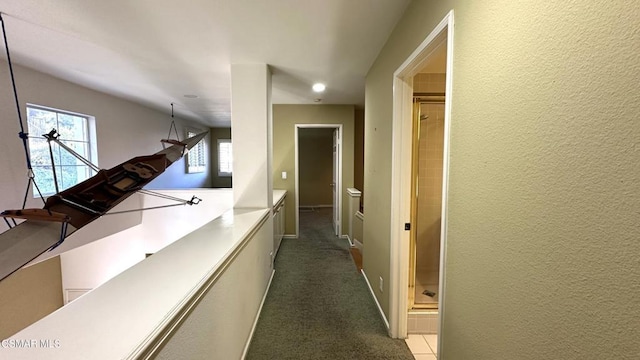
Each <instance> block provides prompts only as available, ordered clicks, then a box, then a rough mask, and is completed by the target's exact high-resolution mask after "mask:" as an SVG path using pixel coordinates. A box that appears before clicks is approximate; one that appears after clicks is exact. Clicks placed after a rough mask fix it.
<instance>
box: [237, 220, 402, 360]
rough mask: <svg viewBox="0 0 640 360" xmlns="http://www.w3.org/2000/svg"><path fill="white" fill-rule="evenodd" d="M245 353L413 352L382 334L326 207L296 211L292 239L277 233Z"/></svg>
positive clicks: (395, 355) (351, 355) (375, 355)
mask: <svg viewBox="0 0 640 360" xmlns="http://www.w3.org/2000/svg"><path fill="white" fill-rule="evenodd" d="M275 269H276V273H275V276H274V279H273V282H272V284H271V289H270V290H269V293H268V295H267V298H266V301H265V304H264V307H263V309H262V313H261V314H260V318H259V320H258V325H257V328H256V331H255V334H254V336H253V340H252V342H251V345H250V347H249V351H248V354H247V359H413V356H412V355H411V352H410V351H409V348H408V347H407V345H406V344H405V342H404V341H403V340H394V339H391V338H389V337H388V336H387V332H386V329H385V327H384V324H383V322H382V319H381V318H380V315H379V313H378V310H377V308H376V305H375V303H374V301H373V299H372V298H371V295H370V293H369V290H368V288H367V284H366V283H365V281H364V279H363V278H362V275H361V274H360V273H358V271H357V270H356V267H355V264H354V263H353V260H352V258H351V255H350V253H349V243H348V241H347V240H346V239H339V238H337V237H336V236H335V235H333V232H332V226H331V209H320V210H316V211H314V212H302V213H300V237H299V239H284V240H283V241H282V245H281V247H280V251H279V254H278V257H277V258H276V264H275Z"/></svg>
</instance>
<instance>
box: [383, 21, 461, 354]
mask: <svg viewBox="0 0 640 360" xmlns="http://www.w3.org/2000/svg"><path fill="white" fill-rule="evenodd" d="M453 29H454V21H453V10H452V11H450V12H449V13H448V14H447V15H446V16H445V17H444V19H443V20H442V21H441V22H440V23H439V24H438V25H437V26H436V27H435V28H434V30H433V31H432V32H431V33H430V34H429V35H428V36H427V37H426V38H425V39H424V41H423V42H422V43H421V44H420V45H419V46H418V47H417V48H416V49H415V50H414V52H413V53H412V54H411V55H410V56H409V57H408V58H407V59H406V60H405V61H404V63H402V65H400V67H399V68H398V69H397V70H396V71H395V73H394V81H393V98H394V102H393V146H392V147H393V158H392V194H391V198H392V200H391V207H392V209H391V213H392V214H391V229H392V234H391V236H392V239H391V248H390V250H391V269H390V270H391V274H390V276H391V281H392V282H391V283H390V288H391V296H390V316H389V325H390V326H389V330H390V334H391V336H392V337H396V338H406V337H407V335H408V334H435V335H437V334H438V333H439V332H440V331H441V329H442V324H443V322H442V319H443V314H444V311H445V307H446V306H445V305H446V303H445V302H443V293H444V289H445V288H446V283H445V281H444V279H446V277H445V271H446V263H445V259H446V245H447V226H446V224H447V218H446V215H447V193H448V191H447V187H448V168H449V129H450V123H451V90H452V71H451V70H452V63H453V61H452V60H453ZM430 135H433V136H430ZM436 135H437V136H436ZM431 138H432V139H431ZM429 139H431V140H430V141H429ZM436 144H437V146H436ZM421 147H422V149H421ZM420 150H422V152H421V151H420ZM429 150H431V154H429V153H428V152H429ZM428 178H433V179H437V178H440V180H439V181H427V179H428ZM437 194H440V196H438V195H437ZM427 235H429V236H427ZM421 270H424V271H421ZM437 339H438V342H440V341H441V339H440V338H439V337H437Z"/></svg>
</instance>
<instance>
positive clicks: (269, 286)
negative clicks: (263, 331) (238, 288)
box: [241, 270, 276, 360]
mask: <svg viewBox="0 0 640 360" xmlns="http://www.w3.org/2000/svg"><path fill="white" fill-rule="evenodd" d="M275 274H276V271H275V270H271V277H270V278H269V283H268V284H267V289H266V290H265V292H264V295H263V296H262V301H261V302H260V307H259V308H258V313H256V318H255V319H254V320H253V326H251V332H250V333H249V338H248V339H247V343H246V344H245V345H244V350H243V351H242V357H241V359H243V360H244V358H245V357H246V356H247V351H249V345H251V340H252V339H253V333H254V332H255V331H256V326H257V325H258V319H259V318H260V313H261V312H262V307H263V306H264V301H265V300H266V299H267V294H268V293H269V289H270V288H271V282H272V281H273V276H274V275H275Z"/></svg>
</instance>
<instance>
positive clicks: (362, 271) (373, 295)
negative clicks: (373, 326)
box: [360, 269, 390, 333]
mask: <svg viewBox="0 0 640 360" xmlns="http://www.w3.org/2000/svg"><path fill="white" fill-rule="evenodd" d="M360 273H362V277H364V281H365V282H366V283H367V287H368V288H369V292H370V293H371V297H372V298H373V301H375V302H376V306H377V307H378V312H379V313H380V317H381V318H382V321H384V326H385V327H386V328H387V333H389V332H390V327H389V320H387V317H386V316H385V315H384V311H382V306H380V303H379V302H378V298H376V294H375V293H374V292H373V289H372V288H371V284H370V283H369V279H367V274H365V272H364V269H360Z"/></svg>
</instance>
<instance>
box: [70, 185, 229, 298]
mask: <svg viewBox="0 0 640 360" xmlns="http://www.w3.org/2000/svg"><path fill="white" fill-rule="evenodd" d="M161 193H162V194H166V195H170V196H174V197H178V198H183V199H190V198H191V196H193V195H195V196H197V197H198V198H200V199H202V202H201V203H200V204H199V205H193V206H189V205H184V206H174V207H167V208H162V209H154V210H146V211H144V212H139V213H130V214H142V222H141V224H140V225H137V226H133V227H131V228H128V229H126V230H124V231H120V232H118V233H116V234H113V235H111V236H107V237H105V238H103V239H100V240H98V241H95V242H92V243H90V244H87V245H85V246H82V247H79V248H76V249H73V250H71V251H68V252H65V253H63V254H62V255H61V256H60V258H61V266H62V287H63V290H64V293H66V291H67V290H69V289H93V288H96V287H98V286H100V285H101V284H103V283H104V282H106V281H107V280H109V279H111V278H113V277H114V276H116V275H118V274H119V273H121V272H122V271H124V270H126V269H128V268H130V267H131V266H133V265H135V264H136V263H138V262H139V261H142V260H144V259H145V254H147V253H155V252H157V251H158V250H160V249H162V248H163V247H165V246H167V245H169V244H171V243H172V242H174V241H176V240H178V239H180V238H182V237H183V236H185V235H187V234H188V233H190V232H192V231H194V230H196V229H197V228H199V227H201V226H202V225H204V224H206V223H208V222H210V221H211V220H213V219H215V218H217V217H218V216H220V215H221V214H222V213H223V212H224V211H226V210H228V209H230V208H231V205H232V191H231V189H190V190H165V191H161ZM140 197H141V203H142V205H143V206H144V207H145V208H146V207H154V206H163V205H170V204H175V202H171V201H168V200H165V199H160V198H157V197H152V196H149V195H140ZM107 217H108V216H107ZM90 226H91V225H90Z"/></svg>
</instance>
